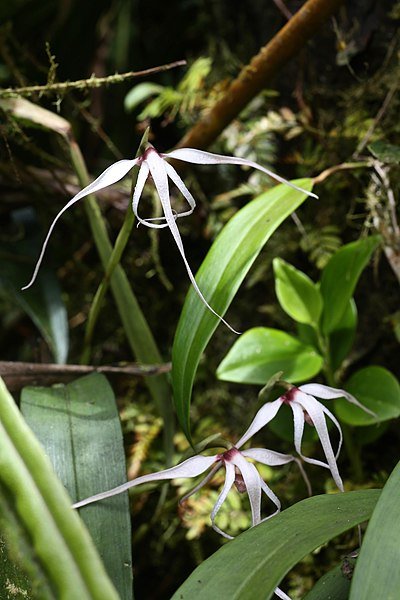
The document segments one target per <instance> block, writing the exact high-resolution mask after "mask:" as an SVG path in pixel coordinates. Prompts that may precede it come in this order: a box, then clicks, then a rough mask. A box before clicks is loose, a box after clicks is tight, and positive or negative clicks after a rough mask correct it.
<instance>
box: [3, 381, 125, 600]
mask: <svg viewBox="0 0 400 600" xmlns="http://www.w3.org/2000/svg"><path fill="white" fill-rule="evenodd" d="M0 508H1V516H2V519H7V520H8V515H9V514H10V515H11V517H12V519H14V520H15V522H16V523H17V524H18V527H19V528H20V529H21V530H22V532H23V540H24V545H25V548H22V550H24V549H25V551H26V554H27V555H28V556H27V558H28V559H30V562H31V563H32V564H33V567H34V568H35V569H36V571H38V572H40V573H41V575H42V576H43V577H44V578H45V581H46V582H47V583H48V586H49V587H48V589H49V590H50V591H51V595H49V594H48V593H47V592H46V593H44V594H39V595H38V596H37V597H39V598H52V599H53V600H57V599H58V598H79V600H117V598H118V595H117V593H116V591H115V588H114V587H113V585H112V584H111V582H110V580H109V578H108V576H107V574H106V572H105V570H104V567H103V565H102V562H101V560H100V558H99V556H98V554H97V551H96V549H95V546H94V544H93V542H92V540H91V539H90V536H89V534H88V532H87V529H86V527H84V525H83V523H82V521H81V519H80V518H79V516H78V515H77V514H76V512H75V511H73V510H72V509H71V500H70V498H69V497H68V495H67V493H66V491H65V489H64V486H63V485H62V483H61V482H60V481H59V479H58V478H57V477H56V476H55V474H54V471H53V469H52V466H51V463H50V460H49V459H48V457H47V456H46V455H45V453H44V451H43V448H42V446H41V445H40V443H39V442H38V441H37V439H36V438H35V436H34V435H33V433H32V431H31V430H30V429H29V427H28V426H27V424H26V423H25V421H24V419H23V418H22V416H21V414H20V412H19V410H18V408H17V407H16V405H15V403H14V401H13V399H12V397H11V395H10V394H9V393H8V391H7V389H6V387H5V385H4V383H3V381H2V380H1V379H0ZM5 533H6V534H7V533H8V530H7V529H6V530H5ZM21 537H22V536H21ZM26 548H27V549H26Z"/></svg>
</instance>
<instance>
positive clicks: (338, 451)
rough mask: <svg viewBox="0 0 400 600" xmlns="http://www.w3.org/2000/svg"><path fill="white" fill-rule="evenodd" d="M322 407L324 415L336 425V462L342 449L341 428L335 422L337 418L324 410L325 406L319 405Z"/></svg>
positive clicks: (337, 422)
mask: <svg viewBox="0 0 400 600" xmlns="http://www.w3.org/2000/svg"><path fill="white" fill-rule="evenodd" d="M321 406H322V410H323V411H324V413H325V414H326V415H328V417H329V418H330V419H331V421H332V422H333V423H334V424H335V425H336V428H337V430H338V431H339V444H338V449H337V450H336V460H337V459H338V456H339V454H340V450H341V449H342V443H343V434H342V428H341V427H340V424H339V421H338V420H337V418H336V417H335V415H334V414H332V413H331V411H330V410H328V409H327V408H326V406H324V405H323V404H322V403H321Z"/></svg>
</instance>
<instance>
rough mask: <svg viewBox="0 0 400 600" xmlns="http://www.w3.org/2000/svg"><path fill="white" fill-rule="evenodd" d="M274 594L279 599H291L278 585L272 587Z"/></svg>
mask: <svg viewBox="0 0 400 600" xmlns="http://www.w3.org/2000/svg"><path fill="white" fill-rule="evenodd" d="M274 594H275V596H278V598H281V600H292V599H291V598H290V596H288V595H287V594H285V592H282V590H281V589H280V588H278V587H277V588H275V589H274Z"/></svg>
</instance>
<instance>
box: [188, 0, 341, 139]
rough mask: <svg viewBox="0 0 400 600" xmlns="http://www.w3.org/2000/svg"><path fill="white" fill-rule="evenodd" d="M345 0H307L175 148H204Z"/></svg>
mask: <svg viewBox="0 0 400 600" xmlns="http://www.w3.org/2000/svg"><path fill="white" fill-rule="evenodd" d="M343 1H344V0H307V2H306V3H305V4H304V6H302V7H301V9H300V10H299V11H298V12H297V13H296V14H295V15H294V16H293V17H292V18H291V19H290V21H288V23H287V24H286V25H285V26H284V27H283V28H282V29H281V30H280V31H279V32H278V33H277V34H276V35H275V37H273V38H272V40H271V41H270V42H269V43H268V44H267V45H266V46H264V47H263V48H262V49H261V50H260V52H259V53H258V54H257V56H255V57H254V58H253V59H252V60H251V62H250V64H248V65H247V66H245V67H244V68H243V69H242V71H241V72H240V74H239V76H238V77H237V79H235V80H234V81H233V82H232V83H231V85H230V86H229V88H228V90H227V92H226V94H225V95H224V96H223V97H222V98H221V99H220V100H219V101H218V102H217V103H216V104H215V105H214V106H213V107H212V108H211V109H210V110H209V111H207V113H206V114H205V115H204V117H203V118H202V119H201V120H200V121H199V122H198V123H197V124H196V125H195V126H194V127H193V128H192V129H190V130H189V131H188V133H187V134H186V135H185V136H184V137H183V138H182V140H181V141H180V142H179V144H178V146H177V147H178V148H179V147H180V148H182V147H192V148H207V147H208V146H209V145H210V144H211V143H212V142H213V141H214V140H215V139H216V138H217V137H218V136H219V134H220V133H221V131H223V130H224V129H225V127H226V126H227V125H229V123H230V122H231V121H232V120H233V119H234V118H235V117H236V116H237V115H238V114H239V113H240V112H241V111H242V110H243V108H244V107H245V106H246V105H247V104H248V103H249V102H250V100H252V99H253V98H254V97H255V96H256V95H257V94H259V93H260V92H261V91H262V90H263V89H264V88H265V87H266V85H267V84H268V83H269V81H270V80H271V79H272V78H273V77H274V75H276V74H277V73H278V72H279V70H280V69H281V68H282V67H283V66H284V65H285V64H286V63H287V62H289V60H290V59H292V58H293V57H294V56H296V55H297V54H298V53H299V52H300V50H301V48H302V47H303V46H304V44H305V43H306V42H307V40H309V39H310V38H311V37H312V36H313V35H314V34H315V33H318V31H319V29H320V25H321V24H322V23H323V22H324V21H326V19H328V17H330V16H331V15H332V14H333V13H334V12H335V11H336V10H337V8H338V7H339V6H340V4H342V3H343Z"/></svg>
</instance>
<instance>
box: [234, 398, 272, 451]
mask: <svg viewBox="0 0 400 600" xmlns="http://www.w3.org/2000/svg"><path fill="white" fill-rule="evenodd" d="M281 406H282V400H281V399H280V398H278V399H277V400H274V401H273V402H266V403H265V404H264V405H263V406H262V407H261V408H260V410H259V411H258V412H257V414H256V416H255V417H254V419H253V420H252V422H251V423H250V426H249V428H248V429H247V430H246V431H245V432H244V434H243V435H242V437H241V438H240V440H239V441H238V443H237V444H235V448H240V447H241V446H243V444H245V443H246V442H247V440H249V439H250V438H251V437H252V436H253V435H254V434H256V433H257V431H260V429H262V428H263V427H264V426H265V425H266V424H267V423H269V422H270V421H272V419H273V418H274V417H275V415H276V413H277V412H278V410H279V409H280V407H281Z"/></svg>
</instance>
